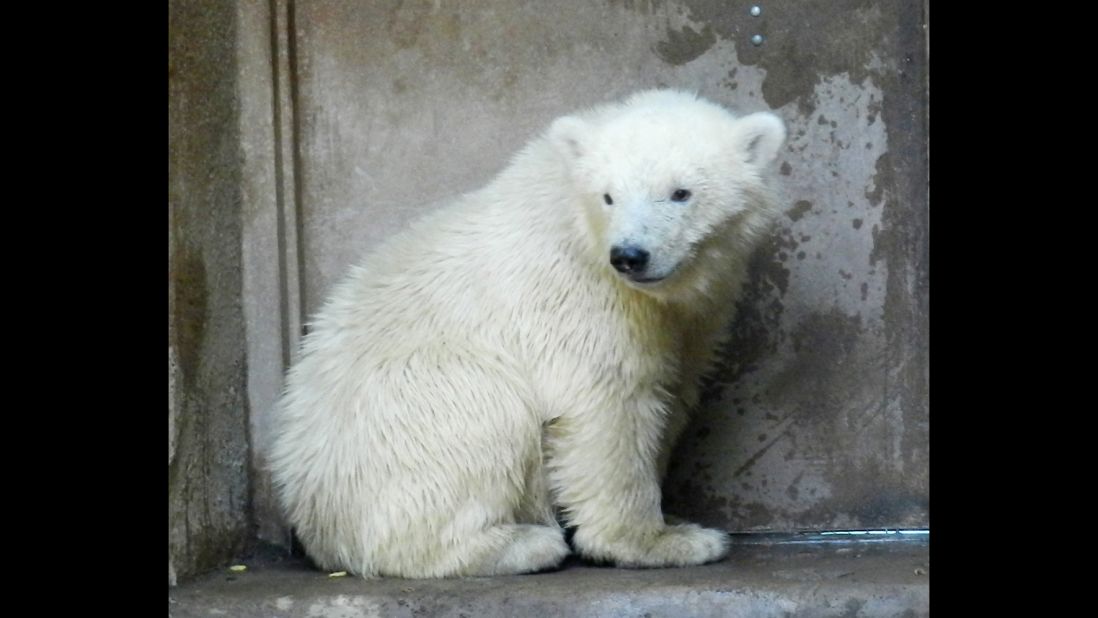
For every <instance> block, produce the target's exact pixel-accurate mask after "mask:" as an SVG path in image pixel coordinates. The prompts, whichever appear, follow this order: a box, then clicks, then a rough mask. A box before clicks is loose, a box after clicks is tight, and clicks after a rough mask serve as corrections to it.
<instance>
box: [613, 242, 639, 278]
mask: <svg viewBox="0 0 1098 618" xmlns="http://www.w3.org/2000/svg"><path fill="white" fill-rule="evenodd" d="M610 265H611V266H613V267H614V268H615V269H616V270H617V271H618V272H619V273H638V272H641V271H643V270H644V269H645V267H646V266H648V252H647V251H645V250H644V249H641V248H639V247H611V248H610Z"/></svg>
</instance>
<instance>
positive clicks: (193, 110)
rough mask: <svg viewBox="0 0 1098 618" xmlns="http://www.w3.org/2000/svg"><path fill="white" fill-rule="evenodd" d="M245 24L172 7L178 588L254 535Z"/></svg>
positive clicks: (171, 546)
mask: <svg viewBox="0 0 1098 618" xmlns="http://www.w3.org/2000/svg"><path fill="white" fill-rule="evenodd" d="M236 25H237V20H236V16H235V8H234V5H233V3H232V2H193V1H192V2H188V1H183V0H178V1H177V0H170V1H169V2H168V581H169V584H174V583H175V582H176V581H177V579H182V578H186V577H188V576H190V575H193V574H195V573H197V572H199V571H201V570H204V569H208V568H210V567H212V566H215V565H217V564H219V563H221V562H223V561H226V560H229V559H230V558H231V557H232V556H233V555H234V554H236V553H238V552H239V551H240V550H241V549H242V548H243V547H244V545H245V543H246V542H247V541H248V539H249V538H250V537H251V534H252V531H251V528H250V525H249V519H250V513H249V504H250V501H251V498H250V491H251V490H250V487H249V484H248V467H249V455H248V426H247V420H246V412H247V410H246V402H245V390H244V387H245V363H244V317H243V313H242V311H241V285H242V268H241V260H240V250H241V195H240V191H241V167H240V139H239V131H238V130H237V126H238V115H239V110H238V103H237V101H238V98H237V89H236V88H237V65H236V62H235V61H234V54H235V46H236V43H235V39H236Z"/></svg>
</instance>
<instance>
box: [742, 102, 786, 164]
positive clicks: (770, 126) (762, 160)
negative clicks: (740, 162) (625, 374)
mask: <svg viewBox="0 0 1098 618" xmlns="http://www.w3.org/2000/svg"><path fill="white" fill-rule="evenodd" d="M732 138H733V143H734V144H735V147H736V148H738V149H739V150H740V152H742V153H743V155H744V157H745V158H746V160H747V162H748V163H751V164H754V165H757V166H759V167H762V166H764V165H767V164H768V163H770V162H771V161H773V160H774V157H776V156H777V155H778V149H779V148H781V146H782V143H783V142H785V123H783V122H782V120H781V118H778V117H777V116H775V115H774V114H771V113H769V112H757V113H754V114H750V115H748V116H744V117H743V118H740V119H739V120H738V121H736V126H735V127H734V128H733V136H732Z"/></svg>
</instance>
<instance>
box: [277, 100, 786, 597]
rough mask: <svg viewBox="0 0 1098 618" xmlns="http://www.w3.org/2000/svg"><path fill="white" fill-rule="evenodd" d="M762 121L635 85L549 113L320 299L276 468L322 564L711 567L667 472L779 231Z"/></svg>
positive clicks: (440, 573) (282, 494) (284, 415)
mask: <svg viewBox="0 0 1098 618" xmlns="http://www.w3.org/2000/svg"><path fill="white" fill-rule="evenodd" d="M784 139H785V129H784V126H783V124H782V122H781V121H780V120H779V119H778V118H777V117H776V116H774V115H772V114H769V113H756V114H751V115H748V116H744V117H736V116H734V115H733V114H732V113H730V112H729V111H727V110H725V109H724V108H722V107H720V106H718V105H715V104H713V103H710V102H708V101H705V100H703V99H700V98H698V97H696V96H695V95H692V94H688V93H684V92H678V91H669V90H654V91H646V92H641V93H638V94H635V95H633V96H632V97H629V98H628V99H626V100H624V101H622V102H619V103H614V104H607V105H604V106H601V107H598V108H595V109H591V110H588V111H585V112H583V113H579V114H576V115H572V116H566V117H563V118H560V119H558V120H556V121H555V122H553V123H552V125H551V126H550V127H549V128H548V130H547V131H546V132H545V133H544V134H543V135H541V136H539V137H537V138H536V139H534V140H533V141H531V142H530V143H529V144H528V145H527V146H526V147H525V148H524V149H523V150H522V151H521V152H519V153H518V154H517V155H516V156H515V157H514V159H513V160H512V162H511V164H510V165H509V166H508V167H507V168H506V169H505V170H503V172H502V173H500V174H499V176H497V177H496V178H495V179H494V180H493V181H492V182H491V183H490V184H488V185H487V186H486V187H484V188H483V189H480V190H478V191H475V192H472V193H469V194H467V195H465V196H462V197H460V198H457V199H456V200H455V201H454V202H453V203H452V204H450V205H449V206H447V207H444V208H442V209H440V210H438V211H436V212H434V213H432V214H431V215H429V216H427V217H425V218H423V219H421V220H419V221H418V222H417V223H415V224H413V225H412V226H411V227H410V228H409V229H408V230H406V231H404V232H403V233H401V234H399V235H396V236H394V237H392V238H391V239H389V240H388V241H387V242H385V243H384V244H383V245H382V246H381V247H380V248H379V249H377V250H376V251H375V252H374V253H373V254H372V255H370V256H369V257H368V258H367V259H366V260H365V261H364V262H363V263H361V264H360V265H358V266H356V267H354V268H352V270H351V272H350V274H349V275H348V276H347V277H346V279H344V280H343V281H342V282H341V283H339V284H338V285H337V286H336V287H335V288H334V290H333V291H332V294H331V297H330V298H329V299H328V301H327V302H326V304H324V306H323V308H322V309H320V311H319V312H318V313H317V314H316V315H315V316H314V318H313V321H312V322H311V328H310V331H309V333H308V334H307V335H306V336H305V338H304V340H303V344H302V345H303V349H302V354H301V358H300V360H299V361H298V362H297V363H296V365H295V366H294V367H292V369H291V370H290V372H289V375H288V378H287V386H286V390H285V393H284V396H283V398H282V399H281V401H280V403H279V405H278V406H277V409H275V410H274V411H273V413H272V418H271V424H270V428H271V433H270V436H269V440H270V441H269V444H268V449H267V453H266V457H267V461H268V467H269V468H270V470H271V473H272V477H273V479H274V482H275V486H276V488H277V492H278V495H279V499H280V501H281V504H282V506H283V508H284V509H285V513H286V516H287V519H288V522H289V523H290V524H291V525H292V526H293V527H294V528H295V529H296V531H297V534H298V536H299V538H300V539H301V541H302V543H303V545H304V547H305V549H306V552H307V553H308V554H309V556H310V557H312V558H313V560H314V561H315V562H316V563H317V565H318V566H320V567H321V568H323V569H329V570H347V571H351V572H353V573H357V574H360V575H363V576H376V575H387V576H399V577H415V578H425V577H452V576H472V575H499V574H513V573H526V572H533V571H538V570H542V569H546V568H552V567H554V566H557V565H559V564H560V562H561V561H562V560H563V559H564V558H565V556H567V555H568V554H569V553H570V551H571V548H570V547H569V545H568V543H567V542H566V541H565V538H564V535H563V531H562V529H561V526H560V524H559V523H558V521H563V522H564V523H565V525H567V526H573V527H575V534H574V536H573V538H572V545H573V547H574V550H575V551H576V552H577V553H578V554H580V555H581V556H583V557H586V558H588V559H592V560H599V561H610V562H613V563H615V564H617V565H619V566H624V567H665V566H681V565H693V564H701V563H705V562H710V561H714V560H718V559H720V558H722V557H723V556H725V554H726V553H727V550H728V537H727V534H726V533H724V532H721V531H718V530H711V529H705V528H702V527H699V526H697V525H694V524H681V525H669V524H668V523H666V522H665V520H664V517H663V514H662V512H661V510H660V480H661V476H662V474H663V472H664V469H665V467H666V463H667V458H668V455H669V453H670V449H671V445H672V444H673V443H674V441H675V439H676V438H677V437H678V434H679V433H680V432H681V430H682V429H683V427H684V425H685V423H686V420H687V412H688V411H689V410H690V408H691V407H692V406H694V405H695V404H697V403H698V398H699V392H698V390H699V378H700V377H701V376H702V375H703V374H704V373H705V372H706V371H707V370H708V369H709V368H710V367H711V364H712V360H713V356H714V351H715V349H716V348H717V346H719V345H720V343H721V342H722V337H723V336H724V334H725V332H726V330H727V325H728V322H729V320H730V319H731V317H732V316H731V313H732V307H733V306H734V301H735V299H736V297H737V295H738V293H739V291H740V288H741V286H742V283H743V282H744V279H745V276H746V265H747V260H748V256H749V254H750V252H751V251H752V249H753V247H754V246H755V245H756V243H757V241H758V239H759V238H760V236H761V235H762V234H763V233H764V232H765V230H766V229H767V226H768V223H769V222H770V221H771V220H772V219H773V217H774V214H775V210H774V208H773V206H772V200H771V199H770V198H769V197H768V191H767V185H766V183H765V181H764V171H765V169H766V168H767V166H768V164H770V163H771V162H772V161H773V159H774V158H775V156H776V155H777V152H778V149H779V148H780V147H781V145H782V143H783V141H784Z"/></svg>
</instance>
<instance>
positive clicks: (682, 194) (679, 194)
mask: <svg viewBox="0 0 1098 618" xmlns="http://www.w3.org/2000/svg"><path fill="white" fill-rule="evenodd" d="M688 199H690V192H689V191H687V190H686V189H675V192H674V193H672V194H671V201H672V202H685V201H686V200H688Z"/></svg>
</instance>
